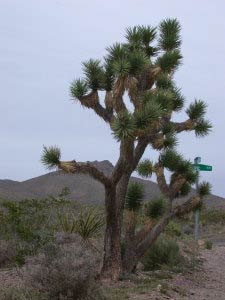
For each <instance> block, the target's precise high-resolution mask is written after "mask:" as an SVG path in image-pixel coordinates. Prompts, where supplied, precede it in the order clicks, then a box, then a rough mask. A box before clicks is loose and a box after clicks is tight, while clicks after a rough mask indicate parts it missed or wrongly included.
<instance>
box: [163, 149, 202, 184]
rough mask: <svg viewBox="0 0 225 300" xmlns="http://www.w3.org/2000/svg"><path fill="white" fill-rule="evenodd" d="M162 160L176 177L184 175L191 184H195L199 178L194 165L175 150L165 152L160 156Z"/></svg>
mask: <svg viewBox="0 0 225 300" xmlns="http://www.w3.org/2000/svg"><path fill="white" fill-rule="evenodd" d="M160 160H161V162H162V164H163V166H164V167H165V168H167V169H168V170H170V171H171V172H173V173H174V175H178V174H179V175H182V176H183V177H184V178H185V179H186V180H187V181H188V183H190V184H191V183H194V182H195V181H196V179H197V178H198V172H196V170H195V169H194V167H193V165H192V163H191V162H190V161H189V160H185V159H184V158H183V156H182V155H181V154H179V153H177V152H176V151H175V150H171V149H169V150H166V151H164V152H163V153H162V154H161V156H160ZM174 175H173V176H174Z"/></svg>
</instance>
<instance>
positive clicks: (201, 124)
mask: <svg viewBox="0 0 225 300" xmlns="http://www.w3.org/2000/svg"><path fill="white" fill-rule="evenodd" d="M212 127H213V126H212V123H211V122H210V121H208V120H204V119H200V120H198V122H197V124H196V125H195V135H196V136H197V137H204V136H206V135H208V134H209V133H210V131H211V130H212Z"/></svg>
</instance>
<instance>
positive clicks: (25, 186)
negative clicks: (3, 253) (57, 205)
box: [0, 160, 225, 209]
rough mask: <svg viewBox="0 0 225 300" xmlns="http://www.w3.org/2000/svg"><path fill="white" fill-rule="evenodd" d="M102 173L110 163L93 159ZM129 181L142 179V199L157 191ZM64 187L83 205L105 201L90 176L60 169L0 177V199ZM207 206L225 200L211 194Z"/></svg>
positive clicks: (148, 183)
mask: <svg viewBox="0 0 225 300" xmlns="http://www.w3.org/2000/svg"><path fill="white" fill-rule="evenodd" d="M92 163H93V164H94V165H95V166H96V167H97V168H98V169H99V170H101V171H102V172H104V173H105V174H110V173H111V172H112V171H113V168H114V167H113V165H112V164H111V162H109V161H108V160H103V161H93V162H92ZM131 180H132V181H138V182H141V183H142V184H143V185H144V186H145V200H151V199H152V198H153V197H154V196H155V195H157V194H159V188H158V186H157V184H156V183H155V182H152V181H150V180H143V179H140V178H137V177H132V179H131ZM64 187H68V188H69V189H70V191H71V196H70V198H71V199H74V200H76V201H79V202H83V203H86V204H101V203H103V202H104V188H103V186H102V185H101V184H100V183H99V182H98V181H96V180H94V179H93V178H91V177H90V176H88V175H85V174H65V173H63V172H61V171H55V172H51V173H47V174H45V175H42V176H38V177H35V178H31V179H28V180H25V181H22V182H19V181H14V180H9V179H3V180H0V198H2V199H7V200H23V199H30V198H37V199H39V198H43V197H46V196H48V195H53V196H56V195H57V194H59V193H60V192H61V190H62V189H63V188H64ZM205 203H206V205H207V206H208V207H212V206H215V207H217V208H220V207H221V208H224V209H225V199H224V198H222V197H219V196H215V195H211V196H209V197H208V198H207V199H206V201H205Z"/></svg>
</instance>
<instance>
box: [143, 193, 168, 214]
mask: <svg viewBox="0 0 225 300" xmlns="http://www.w3.org/2000/svg"><path fill="white" fill-rule="evenodd" d="M165 209H166V200H165V199H164V198H163V197H158V198H155V199H153V200H150V201H149V202H148V203H146V205H145V215H146V216H147V217H149V218H151V219H158V218H159V217H161V216H162V215H163V214H164V212H165Z"/></svg>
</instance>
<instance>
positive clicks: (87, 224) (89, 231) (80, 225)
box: [74, 208, 105, 240]
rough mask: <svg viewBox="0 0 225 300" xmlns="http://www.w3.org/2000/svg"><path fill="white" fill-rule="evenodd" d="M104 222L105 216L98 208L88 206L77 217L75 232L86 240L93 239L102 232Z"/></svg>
mask: <svg viewBox="0 0 225 300" xmlns="http://www.w3.org/2000/svg"><path fill="white" fill-rule="evenodd" d="M104 224H105V218H104V216H103V215H101V214H100V213H99V212H98V211H97V210H96V208H86V209H83V210H81V212H80V214H79V215H78V217H77V218H76V220H75V228H74V232H76V233H78V234H79V235H80V236H81V237H82V238H83V239H84V240H87V239H91V238H94V237H97V236H99V235H100V234H101V232H102V228H103V226H104Z"/></svg>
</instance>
